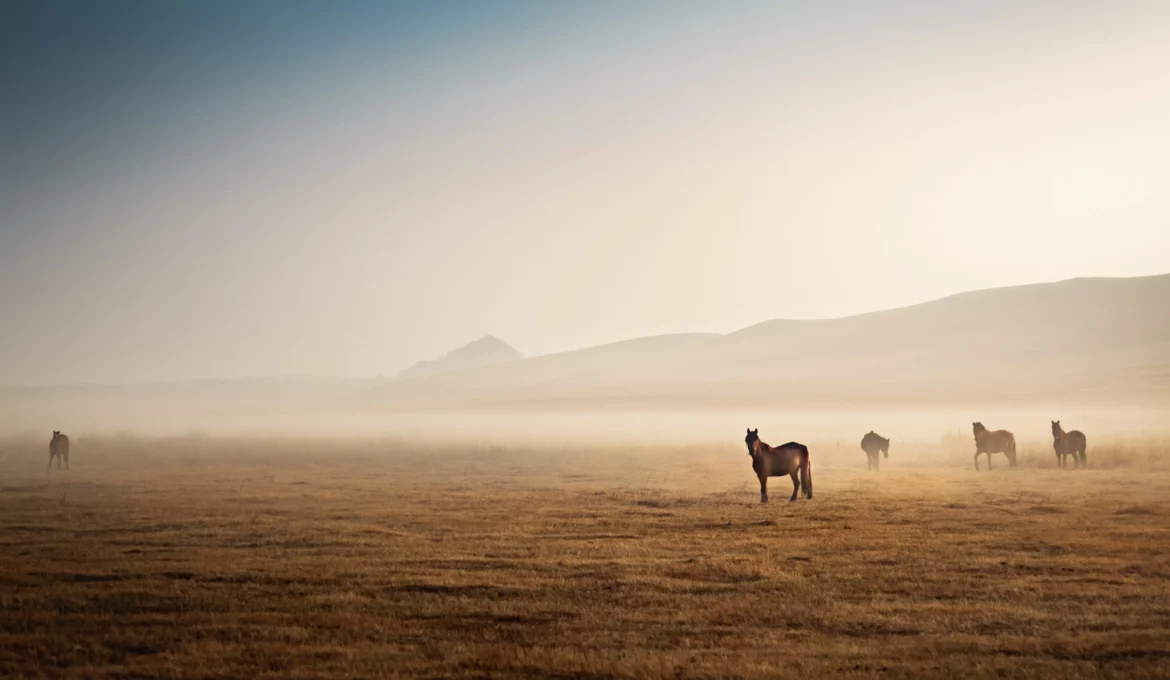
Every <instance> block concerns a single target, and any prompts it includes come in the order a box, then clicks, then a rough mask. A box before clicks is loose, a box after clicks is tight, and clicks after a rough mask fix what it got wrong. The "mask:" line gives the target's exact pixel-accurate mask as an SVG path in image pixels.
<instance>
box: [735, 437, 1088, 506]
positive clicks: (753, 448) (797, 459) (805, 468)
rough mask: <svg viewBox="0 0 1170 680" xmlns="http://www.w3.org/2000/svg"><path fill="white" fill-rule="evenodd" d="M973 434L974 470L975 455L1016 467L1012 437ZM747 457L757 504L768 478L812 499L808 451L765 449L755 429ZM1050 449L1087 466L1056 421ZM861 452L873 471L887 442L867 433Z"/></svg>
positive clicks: (1062, 463)
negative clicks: (785, 481) (1001, 458)
mask: <svg viewBox="0 0 1170 680" xmlns="http://www.w3.org/2000/svg"><path fill="white" fill-rule="evenodd" d="M971 429H972V431H973V432H974V434H975V469H976V470H978V469H979V454H986V455H987V469H988V470H990V469H991V454H993V453H1002V454H1004V455H1005V456H1007V459H1008V465H1010V466H1013V467H1014V466H1015V464H1016V436H1015V435H1014V434H1012V433H1011V432H1008V431H1007V430H995V431H992V430H988V429H987V428H986V427H984V426H983V423H978V422H976V423H971ZM744 443H745V444H747V449H748V455H749V456H751V458H752V470H754V471H755V473H756V477H758V478H759V480H760V502H761V503H767V502H768V478H769V477H784V476H786V475H787V476H789V477H791V478H792V497H791V498H789V499H788V501H789V502H792V501H795V500H796V498H797V496H799V495H800V493H801V492H802V491H803V492H804V495H805V498H812V497H813V492H812V465H811V461H810V459H809V453H808V447H807V446H805V445H804V444H798V443H796V442H788V443H787V444H784V445H782V446H769V445H768V444H766V443H764V441H763V440H762V439H760V431H759V429H755V430H753V429H751V428H748V431H747V437H745V438H744ZM1052 448H1053V450H1054V451H1055V452H1056V462H1057V465H1058V466H1059V467H1061V468H1063V467H1066V461H1067V459H1068V457H1069V456H1072V459H1073V467H1075V468H1083V467H1085V466H1086V465H1087V464H1088V455H1087V454H1086V450H1087V445H1086V442H1085V435H1084V433H1083V432H1081V431H1080V430H1072V431H1071V432H1065V431H1064V428H1062V427H1061V426H1060V421H1059V420H1054V421H1052ZM861 450H862V451H865V456H866V459H867V469H869V470H873V471H877V470H878V464H879V462H880V461H881V459H882V458H889V457H890V440H889V439H887V438H885V437H883V436H881V435H879V434H878V433H876V432H874V431H873V430H870V431H869V432H868V433H867V434H866V435H865V436H864V437H862V438H861Z"/></svg>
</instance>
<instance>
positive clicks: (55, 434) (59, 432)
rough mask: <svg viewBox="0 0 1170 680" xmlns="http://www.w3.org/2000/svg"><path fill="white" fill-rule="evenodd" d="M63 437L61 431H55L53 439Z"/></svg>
mask: <svg viewBox="0 0 1170 680" xmlns="http://www.w3.org/2000/svg"><path fill="white" fill-rule="evenodd" d="M60 436H61V430H53V439H56V438H57V437H60Z"/></svg>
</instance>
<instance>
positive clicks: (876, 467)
mask: <svg viewBox="0 0 1170 680" xmlns="http://www.w3.org/2000/svg"><path fill="white" fill-rule="evenodd" d="M881 469H882V454H880V453H875V454H873V471H874V472H881Z"/></svg>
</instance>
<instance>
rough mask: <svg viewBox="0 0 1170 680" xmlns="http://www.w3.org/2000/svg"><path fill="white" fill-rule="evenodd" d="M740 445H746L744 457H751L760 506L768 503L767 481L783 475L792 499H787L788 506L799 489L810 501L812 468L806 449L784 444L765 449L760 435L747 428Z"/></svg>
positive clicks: (789, 443)
mask: <svg viewBox="0 0 1170 680" xmlns="http://www.w3.org/2000/svg"><path fill="white" fill-rule="evenodd" d="M743 441H744V443H745V444H747V449H748V455H749V456H751V457H752V469H753V470H755V471H756V477H759V479H760V502H761V503H767V502H768V478H769V477H783V476H784V475H789V476H790V477H792V498H789V499H788V502H789V503H791V502H792V501H794V500H796V496H797V492H799V491H801V489H803V490H804V495H805V497H806V498H812V497H813V491H812V467H811V466H810V463H809V455H808V447H807V446H805V445H804V444H797V443H796V442H788V443H787V444H785V445H783V446H776V447H772V446H768V445H767V444H765V443H764V442H762V441H760V431H759V430H758V429H757V430H752V429H750V428H749V429H748V431H747V437H745V438H744V440H743ZM798 474H799V477H798V476H797V475H798Z"/></svg>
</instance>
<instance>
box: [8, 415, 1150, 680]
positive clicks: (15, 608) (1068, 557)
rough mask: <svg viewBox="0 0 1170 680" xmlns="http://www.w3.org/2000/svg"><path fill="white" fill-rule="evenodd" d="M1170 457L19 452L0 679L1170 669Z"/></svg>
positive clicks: (347, 446)
mask: <svg viewBox="0 0 1170 680" xmlns="http://www.w3.org/2000/svg"><path fill="white" fill-rule="evenodd" d="M851 439H856V438H851ZM1091 441H1092V440H1091ZM773 443H780V442H773ZM1168 444H1170V443H1168V442H1165V441H1161V440H1149V441H1140V442H1126V441H1123V440H1118V441H1115V442H1109V443H1101V444H1100V445H1098V446H1097V447H1096V448H1095V449H1091V450H1090V454H1089V455H1090V465H1091V466H1093V468H1094V469H1091V470H1089V471H1062V470H1057V469H1054V467H1053V461H1052V460H1050V459H1051V458H1052V456H1051V453H1050V451H1048V450H1046V449H1045V447H1044V446H1043V444H1041V443H1036V444H1035V445H1033V446H1030V447H1029V446H1025V447H1022V449H1021V465H1020V467H1017V468H1014V469H1009V468H1008V467H1007V466H1006V461H1005V460H1004V459H1003V457H1002V456H997V457H996V459H995V465H996V468H995V469H994V470H993V471H992V472H990V473H988V472H986V471H984V472H979V473H976V472H975V471H974V470H973V469H972V468H971V455H970V454H971V445H970V442H969V440H965V439H964V438H963V436H961V435H959V434H956V435H953V436H951V437H949V438H943V439H940V440H939V441H938V442H929V443H920V444H917V445H909V446H906V447H902V448H899V444H898V443H897V442H895V448H894V450H893V451H892V453H891V457H890V458H889V459H888V460H886V461H883V463H884V467H883V469H882V471H881V472H880V473H878V474H870V473H867V472H866V470H865V457H864V454H862V453H861V451H860V450H858V449H856V444H853V443H851V442H850V443H849V444H847V445H846V444H843V443H841V444H838V443H828V442H810V445H811V448H812V451H813V456H814V463H813V465H814V467H813V475H814V481H815V491H816V498H815V499H814V500H812V501H799V502H797V503H793V504H789V503H787V502H786V498H787V493H788V491H789V490H790V489H789V484H788V480H787V479H776V480H773V482H772V496H773V501H772V503H771V504H770V505H767V506H762V505H760V504H759V502H758V487H757V484H756V481H755V479H754V477H753V476H752V473H751V470H750V467H749V461H748V457H747V455H746V452H745V450H744V448H743V446H742V445H741V444H739V443H738V442H730V443H724V444H719V445H712V446H698V445H695V446H684V447H641V448H639V447H619V446H613V447H588V446H573V445H564V446H543V447H541V446H532V447H527V448H500V447H491V446H467V445H451V446H445V447H440V446H435V445H414V444H410V443H407V442H401V441H390V440H364V441H352V440H351V441H328V440H323V439H322V440H299V441H292V440H254V439H234V440H231V439H215V438H204V437H191V438H174V439H135V438H106V439H103V438H87V437H79V438H77V439H75V441H74V445H73V461H72V462H73V469H72V470H71V471H69V472H61V473H58V472H57V471H56V470H53V471H52V473H51V474H48V475H46V474H45V471H44V465H45V463H46V462H47V450H46V449H47V445H46V442H28V441H23V440H8V441H5V442H0V676H4V677H22V676H24V677H75V678H82V677H85V678H106V677H111V678H112V677H123V678H124V677H175V678H212V677H298V678H317V677H339V678H340V677H396V676H415V677H431V678H445V677H455V678H460V677H467V678H470V677H509V676H530V677H559V678H570V677H582V678H602V677H640V678H676V677H720V678H724V677H754V678H771V677H783V676H798V675H799V676H806V677H822V676H827V675H833V676H845V677H883V678H886V677H960V676H962V677H987V678H991V677H997V678H999V677H1064V678H1072V677H1117V678H1140V677H1170V445H1168ZM1091 445H1092V444H1091ZM984 468H985V465H984Z"/></svg>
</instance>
